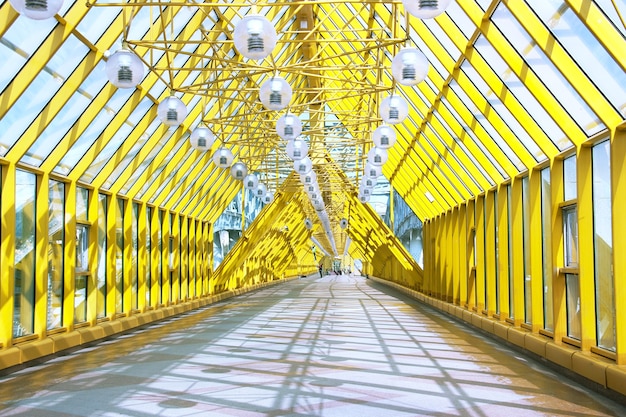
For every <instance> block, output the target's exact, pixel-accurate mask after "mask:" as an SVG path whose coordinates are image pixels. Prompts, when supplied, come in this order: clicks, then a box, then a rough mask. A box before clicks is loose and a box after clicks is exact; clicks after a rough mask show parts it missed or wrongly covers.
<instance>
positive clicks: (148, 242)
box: [146, 207, 152, 306]
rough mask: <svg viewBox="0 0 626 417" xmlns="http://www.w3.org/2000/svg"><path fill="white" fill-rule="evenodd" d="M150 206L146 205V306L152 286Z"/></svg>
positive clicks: (148, 303)
mask: <svg viewBox="0 0 626 417" xmlns="http://www.w3.org/2000/svg"><path fill="white" fill-rule="evenodd" d="M151 222H152V207H146V306H152V304H151V303H150V290H151V288H152V227H151Z"/></svg>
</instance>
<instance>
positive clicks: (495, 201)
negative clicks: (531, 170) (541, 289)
mask: <svg viewBox="0 0 626 417" xmlns="http://www.w3.org/2000/svg"><path fill="white" fill-rule="evenodd" d="M493 213H494V222H493V227H494V229H495V230H494V240H495V241H494V242H493V244H494V248H495V252H496V253H495V257H494V259H495V263H496V265H495V272H496V274H495V279H496V288H495V290H496V292H495V294H496V314H500V248H499V246H498V242H499V238H498V233H499V230H500V229H499V227H498V224H499V213H498V191H497V190H496V191H494V195H493Z"/></svg>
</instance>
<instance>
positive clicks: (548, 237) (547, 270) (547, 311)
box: [541, 168, 554, 330]
mask: <svg viewBox="0 0 626 417" xmlns="http://www.w3.org/2000/svg"><path fill="white" fill-rule="evenodd" d="M550 184H551V183H550V168H545V169H542V170H541V252H542V260H543V320H544V321H543V327H544V328H545V329H546V330H554V309H553V305H552V246H551V245H552V222H551V218H552V204H551V202H552V200H551V197H550V193H551V185H550Z"/></svg>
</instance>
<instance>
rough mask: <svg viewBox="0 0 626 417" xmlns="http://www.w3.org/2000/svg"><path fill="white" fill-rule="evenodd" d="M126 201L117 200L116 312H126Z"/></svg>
mask: <svg viewBox="0 0 626 417" xmlns="http://www.w3.org/2000/svg"><path fill="white" fill-rule="evenodd" d="M125 203H126V201H125V200H122V199H121V198H118V199H117V207H116V210H115V290H116V291H115V312H117V313H121V312H123V311H124V208H125V205H126V204H125Z"/></svg>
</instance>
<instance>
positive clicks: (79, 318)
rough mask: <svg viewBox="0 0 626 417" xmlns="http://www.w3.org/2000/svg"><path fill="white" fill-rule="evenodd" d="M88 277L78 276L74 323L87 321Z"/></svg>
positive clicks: (75, 290) (75, 292)
mask: <svg viewBox="0 0 626 417" xmlns="http://www.w3.org/2000/svg"><path fill="white" fill-rule="evenodd" d="M88 278H89V276H88V275H85V274H77V275H76V279H75V282H76V288H75V289H74V323H84V322H86V321H87V282H88Z"/></svg>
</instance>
